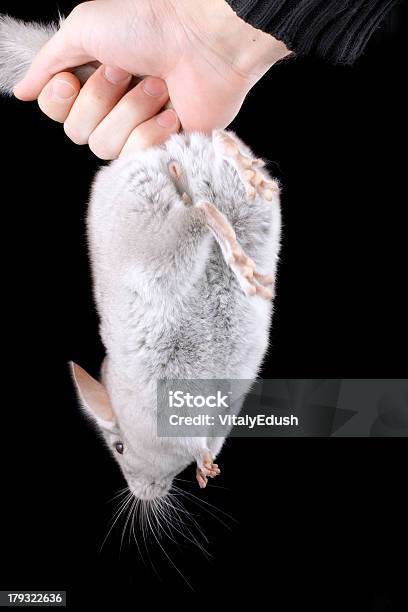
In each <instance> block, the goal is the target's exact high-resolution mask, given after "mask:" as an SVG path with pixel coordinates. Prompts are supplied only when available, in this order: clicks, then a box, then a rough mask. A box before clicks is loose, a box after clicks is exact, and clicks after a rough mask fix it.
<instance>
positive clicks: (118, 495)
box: [106, 486, 130, 504]
mask: <svg viewBox="0 0 408 612" xmlns="http://www.w3.org/2000/svg"><path fill="white" fill-rule="evenodd" d="M126 492H129V493H130V490H129V487H127V486H126V487H123V489H120V490H119V491H118V492H117V493H116V495H114V496H113V497H111V498H110V499H108V501H107V502H106V503H107V504H110V503H111V502H113V501H115V500H116V499H118V498H119V497H122V496H123V495H125V493H126Z"/></svg>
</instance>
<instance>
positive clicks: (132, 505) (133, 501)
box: [119, 496, 136, 551]
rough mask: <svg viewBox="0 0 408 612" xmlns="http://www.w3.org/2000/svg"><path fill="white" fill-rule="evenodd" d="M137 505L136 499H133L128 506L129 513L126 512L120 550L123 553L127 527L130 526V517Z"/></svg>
mask: <svg viewBox="0 0 408 612" xmlns="http://www.w3.org/2000/svg"><path fill="white" fill-rule="evenodd" d="M132 497H133V496H132ZM135 503H136V500H135V498H134V497H133V500H132V503H131V504H129V505H128V509H127V512H126V519H125V524H124V526H123V529H122V536H121V538H120V548H119V551H121V550H122V546H123V539H124V537H125V535H126V528H127V526H128V523H129V519H130V517H131V516H132V510H133V508H134V505H135Z"/></svg>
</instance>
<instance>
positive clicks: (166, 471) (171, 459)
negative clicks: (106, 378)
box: [71, 363, 189, 500]
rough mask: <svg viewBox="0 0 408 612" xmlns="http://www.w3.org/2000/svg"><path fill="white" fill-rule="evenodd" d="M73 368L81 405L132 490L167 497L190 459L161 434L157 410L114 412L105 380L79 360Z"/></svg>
mask: <svg viewBox="0 0 408 612" xmlns="http://www.w3.org/2000/svg"><path fill="white" fill-rule="evenodd" d="M71 371H72V375H73V379H74V382H75V386H76V389H77V393H78V396H79V399H80V404H81V407H82V409H83V410H84V413H85V415H86V416H87V417H89V418H90V419H91V421H92V423H93V424H94V426H96V428H97V430H98V432H99V433H100V434H101V435H102V437H103V439H104V441H105V442H106V445H107V446H108V448H109V450H110V451H111V454H112V456H113V457H114V458H115V460H116V461H117V463H118V464H119V466H120V468H121V470H122V473H123V475H124V477H125V479H126V482H127V485H128V487H129V490H130V491H131V493H133V495H134V496H135V497H136V498H138V499H141V500H154V499H157V498H160V497H164V496H165V495H166V494H167V493H168V492H169V491H170V488H171V486H172V482H173V479H174V477H175V476H176V475H177V474H178V473H179V472H181V471H182V470H183V469H184V468H185V467H186V466H187V465H188V463H189V461H185V460H184V459H183V458H181V456H180V455H178V454H177V453H175V451H174V448H172V447H170V446H168V445H167V444H166V443H165V442H163V440H162V439H160V438H159V437H157V433H156V429H157V427H156V422H155V418H154V411H144V410H140V409H138V408H139V407H138V406H131V408H132V409H131V410H128V411H127V410H120V411H118V410H117V407H116V412H114V410H113V408H112V404H111V401H110V398H109V395H108V393H107V391H106V389H105V387H104V385H103V384H102V383H100V382H98V381H97V380H95V379H94V378H92V376H90V375H89V374H88V373H87V372H86V371H85V370H84V369H83V368H81V367H80V366H78V365H77V364H74V363H71ZM128 403H129V404H130V403H131V402H130V400H128ZM118 412H120V416H119V414H118ZM152 413H153V414H152Z"/></svg>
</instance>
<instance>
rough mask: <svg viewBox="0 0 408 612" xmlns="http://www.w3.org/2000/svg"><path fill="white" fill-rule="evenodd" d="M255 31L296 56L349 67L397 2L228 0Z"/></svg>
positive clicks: (360, 0) (377, 0) (364, 0)
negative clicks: (309, 55) (314, 56)
mask: <svg viewBox="0 0 408 612" xmlns="http://www.w3.org/2000/svg"><path fill="white" fill-rule="evenodd" d="M227 1H228V3H229V4H230V5H231V7H232V8H233V9H234V11H235V12H236V13H237V15H239V17H241V18H242V19H244V20H245V21H247V22H248V23H250V24H251V25H253V26H254V27H255V28H258V29H260V30H263V31H264V32H268V33H270V34H272V35H273V36H275V38H278V39H279V40H282V41H283V42H285V44H286V45H287V47H288V48H289V49H291V50H292V51H294V52H295V53H296V54H297V55H305V54H307V53H315V54H317V55H320V56H323V57H326V58H328V59H329V60H330V61H332V62H336V63H344V64H351V63H353V62H354V61H355V59H356V58H357V57H358V56H359V55H360V54H361V53H362V52H363V50H364V47H365V46H366V44H367V42H368V40H369V38H370V36H371V35H372V34H373V33H374V32H375V30H377V29H378V27H379V26H380V24H381V23H382V21H383V20H384V18H385V16H386V15H387V14H388V13H389V11H390V10H391V9H392V8H393V7H394V6H395V5H396V4H397V3H398V0H227Z"/></svg>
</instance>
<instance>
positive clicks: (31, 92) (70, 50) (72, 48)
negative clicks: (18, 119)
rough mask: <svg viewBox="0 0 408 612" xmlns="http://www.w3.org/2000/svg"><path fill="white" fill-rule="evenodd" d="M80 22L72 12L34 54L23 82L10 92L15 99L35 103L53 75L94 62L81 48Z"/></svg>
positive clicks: (75, 12) (76, 14)
mask: <svg viewBox="0 0 408 612" xmlns="http://www.w3.org/2000/svg"><path fill="white" fill-rule="evenodd" d="M79 6H81V5H79ZM77 8H78V7H77ZM81 21H82V20H80V19H79V18H78V11H75V9H74V11H73V12H72V13H71V14H70V16H69V17H68V18H67V19H66V20H65V21H64V23H63V24H62V26H61V28H60V29H59V30H58V32H57V33H56V34H55V35H54V36H53V37H52V38H51V39H50V40H49V41H48V42H47V43H46V44H45V45H44V46H43V47H42V48H41V49H40V51H39V52H38V53H37V55H36V56H35V58H34V60H33V61H32V63H31V66H30V68H29V69H28V72H27V74H26V75H25V77H24V78H23V80H22V81H20V82H19V83H18V84H17V85H16V86H15V88H14V90H13V93H14V95H15V96H16V98H19V99H20V100H23V101H28V100H35V99H36V98H37V97H38V96H39V94H40V92H41V91H42V89H43V87H44V86H45V85H46V84H47V83H48V81H49V80H50V79H51V78H52V77H53V76H54V75H55V74H57V73H58V72H62V71H64V70H67V69H69V68H75V67H77V66H81V65H82V64H86V63H87V62H89V61H93V60H94V59H95V58H94V57H92V56H91V55H90V54H89V53H88V52H86V50H85V49H84V48H83V46H82V43H81V38H82V36H81V32H82V27H81Z"/></svg>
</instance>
